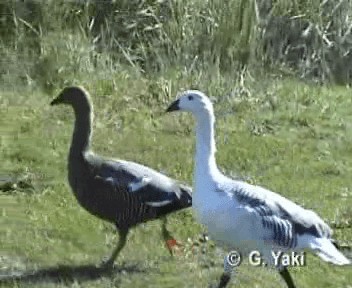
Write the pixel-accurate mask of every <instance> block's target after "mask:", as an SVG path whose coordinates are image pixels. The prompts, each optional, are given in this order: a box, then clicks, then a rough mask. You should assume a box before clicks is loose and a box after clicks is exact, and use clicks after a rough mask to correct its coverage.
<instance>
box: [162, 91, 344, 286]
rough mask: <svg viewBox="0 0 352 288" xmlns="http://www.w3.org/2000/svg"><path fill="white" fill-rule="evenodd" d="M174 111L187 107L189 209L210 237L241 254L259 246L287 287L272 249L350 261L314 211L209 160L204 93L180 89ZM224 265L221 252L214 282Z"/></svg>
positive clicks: (209, 119)
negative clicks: (191, 157)
mask: <svg viewBox="0 0 352 288" xmlns="http://www.w3.org/2000/svg"><path fill="white" fill-rule="evenodd" d="M177 110H180V111H188V112H191V113H192V114H193V115H194V117H195V119H196V153H195V169H194V189H193V190H194V195H193V209H194V212H195V214H196V218H197V219H198V221H199V222H200V223H202V224H203V225H205V226H206V227H207V229H208V231H209V236H210V237H211V238H213V239H214V240H215V241H217V242H218V243H220V244H222V245H223V246H224V247H225V248H229V249H236V251H239V252H240V253H242V254H243V255H247V254H248V253H250V251H259V252H260V254H261V257H262V258H263V259H264V261H265V263H267V264H269V265H274V266H275V267H276V268H277V269H278V271H279V272H280V275H281V276H282V278H283V279H284V281H285V282H286V284H287V287H289V288H293V287H295V285H294V283H293V280H292V278H291V275H290V274H289V272H288V270H287V265H283V264H282V263H281V262H276V261H274V260H275V259H274V257H273V255H274V254H272V253H273V252H274V253H277V252H278V251H282V252H286V251H302V250H310V251H312V252H314V253H315V254H317V255H318V256H320V257H321V259H323V260H324V261H327V262H331V263H333V264H336V265H347V264H351V262H350V260H348V259H347V258H346V257H345V256H344V255H343V254H342V253H341V252H339V251H338V250H337V249H336V247H335V245H334V242H333V240H332V239H331V234H332V231H331V229H330V227H329V226H328V225H327V224H326V223H325V222H324V221H323V220H322V219H321V218H320V217H319V216H318V215H317V214H316V213H314V212H313V211H311V210H307V209H304V208H302V207H300V206H298V205H297V204H295V203H293V202H291V201H290V200H288V199H286V198H284V197H282V196H280V195H278V194H276V193H274V192H271V191H269V190H267V189H264V188H262V187H260V186H255V185H251V184H248V183H246V182H242V181H235V180H233V179H231V178H228V177H226V176H225V175H224V174H222V173H221V172H220V170H219V169H218V167H217V165H216V160H215V152H216V147H215V139H214V122H215V117H214V112H213V105H212V103H211V101H210V100H209V98H208V97H207V96H206V95H205V94H204V93H202V92H200V91H197V90H188V91H185V92H183V93H182V94H181V95H180V97H179V98H178V99H177V100H176V101H174V102H173V103H172V104H171V105H170V106H169V107H168V108H167V112H171V111H177ZM243 255H242V256H243ZM275 255H278V254H275ZM230 264H231V263H229V258H228V257H225V260H224V273H223V274H222V276H221V279H220V282H219V286H218V287H226V286H227V284H228V282H229V280H230V278H231V271H232V267H231V265H230Z"/></svg>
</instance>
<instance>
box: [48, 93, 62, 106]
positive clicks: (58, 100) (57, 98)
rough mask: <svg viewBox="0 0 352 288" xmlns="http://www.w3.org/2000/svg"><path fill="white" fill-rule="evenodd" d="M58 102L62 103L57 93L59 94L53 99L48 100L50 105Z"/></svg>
mask: <svg viewBox="0 0 352 288" xmlns="http://www.w3.org/2000/svg"><path fill="white" fill-rule="evenodd" d="M60 103H62V101H61V97H60V95H59V96H58V97H56V98H55V99H54V100H53V101H51V102H50V105H51V106H54V105H57V104H60Z"/></svg>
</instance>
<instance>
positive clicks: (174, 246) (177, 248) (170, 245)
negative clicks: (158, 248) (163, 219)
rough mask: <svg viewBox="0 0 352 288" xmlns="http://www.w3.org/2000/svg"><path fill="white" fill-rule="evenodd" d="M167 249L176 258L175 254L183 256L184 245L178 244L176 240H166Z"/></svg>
mask: <svg viewBox="0 0 352 288" xmlns="http://www.w3.org/2000/svg"><path fill="white" fill-rule="evenodd" d="M166 247H167V249H168V250H169V252H170V254H171V256H174V255H175V254H182V252H183V245H182V244H180V243H179V242H177V241H176V239H174V238H171V239H168V240H166Z"/></svg>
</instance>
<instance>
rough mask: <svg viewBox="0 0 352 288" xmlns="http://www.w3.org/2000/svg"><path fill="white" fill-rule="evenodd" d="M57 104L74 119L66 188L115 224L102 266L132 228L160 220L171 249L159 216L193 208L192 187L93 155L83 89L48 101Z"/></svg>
mask: <svg viewBox="0 0 352 288" xmlns="http://www.w3.org/2000/svg"><path fill="white" fill-rule="evenodd" d="M57 104H67V105H71V106H72V108H73V110H74V113H75V118H76V119H75V125H74V131H73V137H72V142H71V147H70V151H69V155H68V182H69V185H70V186H71V189H72V191H73V193H74V195H75V197H76V199H77V201H78V202H79V204H80V205H81V206H82V207H83V208H85V209H86V210H87V211H88V212H89V213H91V214H93V215H94V216H96V217H98V218H100V219H102V220H106V221H109V222H111V223H114V224H115V226H116V228H117V231H118V233H119V242H118V243H117V246H116V247H115V249H114V250H113V252H112V254H111V256H110V258H109V259H108V260H107V261H104V262H103V265H104V266H105V267H111V266H112V265H113V263H114V261H115V259H116V257H117V256H118V254H119V253H120V251H121V250H122V248H123V247H124V246H125V244H126V239H127V234H128V232H129V230H130V228H131V227H134V226H136V225H137V224H139V223H142V222H146V221H148V220H153V219H157V218H163V220H164V221H163V230H162V234H163V237H164V239H165V241H166V242H167V245H168V248H169V250H170V251H171V248H172V247H171V246H172V245H176V244H177V242H176V241H175V240H174V239H172V238H171V236H170V234H169V232H168V231H167V229H166V218H165V217H164V216H165V215H167V214H169V213H172V212H175V211H178V210H181V209H184V208H187V207H190V206H191V205H192V196H191V195H192V194H191V188H189V187H187V186H184V185H182V184H179V183H178V182H177V181H176V180H174V179H171V178H169V177H167V176H165V175H163V174H161V173H159V172H157V171H155V170H153V169H151V168H148V167H146V166H143V165H141V164H137V163H134V162H130V161H124V160H116V159H106V158H103V157H101V156H98V155H96V154H94V153H93V152H92V151H91V150H90V143H91V136H92V120H93V107H92V103H91V100H90V96H89V94H88V92H87V91H86V90H84V89H83V88H81V87H66V88H64V89H63V91H62V92H61V93H60V94H59V96H58V97H57V98H55V99H54V100H53V101H52V102H51V105H57Z"/></svg>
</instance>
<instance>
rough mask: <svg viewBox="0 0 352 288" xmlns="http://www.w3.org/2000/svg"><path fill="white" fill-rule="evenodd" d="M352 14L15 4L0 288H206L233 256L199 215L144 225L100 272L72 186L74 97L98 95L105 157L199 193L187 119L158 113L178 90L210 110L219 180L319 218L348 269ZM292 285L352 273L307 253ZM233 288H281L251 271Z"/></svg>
mask: <svg viewBox="0 0 352 288" xmlns="http://www.w3.org/2000/svg"><path fill="white" fill-rule="evenodd" d="M351 11H352V9H351V3H350V1H347V0H346V1H344V0H341V1H333V0H330V1H329V0H327V1H318V0H309V1H301V0H295V1H284V0H282V1H281V0H276V1H265V0H263V1H259V0H258V1H257V2H255V1H254V0H251V1H249V0H229V1H220V0H207V1H206V0H193V1H186V0H178V1H176V0H175V1H173V0H169V1H166V0H165V1H163V0H158V1H156V0H155V1H151V0H150V1H149V0H145V1H141V0H139V1H133V0H132V1H127V0H126V1H125V0H120V1H112V0H106V1H103V0H100V1H98V0H97V1H93V0H92V1H62V0H56V1H54V0H47V1H39V0H38V1H34V0H32V1H10V0H4V1H1V3H0V37H1V38H0V59H1V65H0V87H1V90H0V107H1V109H0V122H1V138H0V140H1V141H0V147H1V155H2V157H1V158H2V161H1V164H0V165H1V166H0V171H1V179H0V180H1V190H0V203H1V204H0V212H1V217H0V247H1V248H0V287H142V286H144V287H207V286H208V285H209V283H214V282H215V281H216V280H217V279H218V277H219V275H220V273H221V271H222V261H223V260H222V259H223V256H224V254H225V252H224V251H222V250H220V249H218V248H215V247H214V246H213V245H211V243H206V244H201V245H200V246H197V247H198V248H196V249H191V246H192V244H195V243H198V242H199V241H198V238H199V237H200V236H199V235H200V234H201V233H202V231H203V228H202V227H200V226H199V225H197V224H196V223H195V222H194V220H193V217H192V213H191V210H188V211H183V212H180V213H178V214H177V215H175V216H174V217H170V224H169V226H170V229H171V230H172V231H173V233H174V234H175V236H176V237H177V238H178V239H179V240H181V241H182V242H183V244H184V251H182V253H180V254H177V255H176V256H175V257H174V258H170V257H169V256H168V254H167V251H166V249H164V248H162V245H163V244H162V242H161V237H160V223H159V222H158V221H155V222H152V223H148V224H146V225H142V226H141V227H140V228H138V229H136V230H135V231H134V233H132V235H131V237H130V240H129V244H128V247H126V250H124V251H123V253H122V254H121V257H120V258H119V259H118V261H117V263H116V269H114V271H112V272H110V273H107V272H106V271H100V270H99V269H97V268H95V265H96V264H99V262H100V260H101V258H102V257H103V256H105V255H106V254H108V253H109V251H110V250H111V248H112V246H113V245H114V244H115V242H116V240H117V239H116V237H117V236H116V235H115V233H114V229H113V227H111V226H109V225H107V224H105V223H102V222H101V221H99V220H96V219H95V218H94V217H92V216H90V215H89V214H87V213H86V212H85V211H84V210H83V209H81V208H80V207H79V206H78V204H77V203H76V201H75V199H74V198H73V196H72V194H71V192H70V191H69V187H68V185H67V181H66V157H67V152H68V147H69V142H70V137H71V132H72V121H73V115H72V113H71V111H70V110H69V109H68V108H63V107H60V108H51V107H49V105H48V104H49V102H50V100H51V99H52V98H53V97H55V96H56V95H57V93H58V92H59V91H60V90H61V89H62V88H63V87H64V86H66V85H71V84H80V85H83V86H85V87H86V88H87V89H88V90H89V91H90V92H91V94H92V98H93V100H94V104H95V111H96V117H95V119H96V121H95V123H94V127H95V135H94V140H93V142H94V144H93V148H94V150H95V151H96V152H97V153H100V154H103V155H106V156H110V155H111V156H114V157H120V158H123V159H130V160H133V161H138V162H140V163H143V164H146V165H148V166H151V167H154V168H156V169H158V170H161V171H164V172H166V173H167V174H169V175H170V176H173V177H176V178H178V179H180V180H181V181H184V182H188V183H191V181H192V168H193V162H192V157H191V156H192V155H193V151H194V135H193V121H192V120H191V117H190V116H189V115H177V116H176V115H175V116H170V115H167V116H166V115H164V114H163V111H164V109H165V108H166V107H167V105H168V103H170V102H171V101H172V100H173V99H174V97H175V95H176V94H177V92H179V91H181V90H183V89H188V88H197V89H201V90H203V91H205V92H206V93H207V94H208V95H210V96H211V97H212V99H213V100H214V102H215V105H216V106H215V107H216V115H217V119H218V121H217V143H218V146H219V147H218V151H219V152H218V154H217V158H218V162H219V165H220V166H221V167H222V169H223V170H224V171H226V173H228V174H230V175H233V176H239V177H243V178H245V179H247V180H248V181H250V182H252V183H256V184H259V185H262V186H265V187H268V188H270V189H272V190H274V191H277V192H280V193H281V194H282V195H284V196H287V197H289V198H290V199H292V200H294V201H296V202H297V203H299V204H300V205H303V206H304V207H307V208H311V209H314V210H315V211H317V213H318V214H319V215H321V216H322V217H323V218H324V219H325V220H326V221H327V222H328V223H329V224H330V225H331V226H333V228H335V238H337V239H338V240H340V242H341V245H342V247H344V249H345V253H347V254H349V255H350V256H351V251H350V250H351V245H352V244H351V238H352V227H351V225H352V224H351V219H352V210H351V201H352V190H351V187H352V180H351V177H350V175H351V172H352V171H351V170H352V168H351V167H352V159H351V152H352V151H351V145H350V143H351V140H352V132H351V123H352V122H351V121H352V117H351V115H352V113H351V112H352V110H351V107H352V106H351V101H352V100H351V91H350V89H349V88H348V84H350V83H351V78H352V77H351V75H352V73H351V67H352V65H351V64H352V58H351V57H352V56H351V48H352V38H351V37H352V36H351V29H352V25H351V17H352V12H351ZM291 270H292V273H293V277H294V280H295V281H296V282H297V286H298V287H345V288H347V287H349V288H350V287H351V283H352V273H351V269H350V268H337V267H332V266H331V265H327V264H325V263H322V262H321V261H320V260H319V259H317V258H315V257H313V256H311V255H309V256H308V258H307V267H302V268H294V269H291ZM232 285H233V287H278V286H279V285H283V283H282V281H281V279H280V278H279V277H278V276H277V273H276V272H275V271H271V270H266V269H262V268H253V267H249V266H248V264H247V263H244V264H243V265H242V266H241V267H239V269H238V273H237V276H236V277H235V279H234V280H233V281H232Z"/></svg>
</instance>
